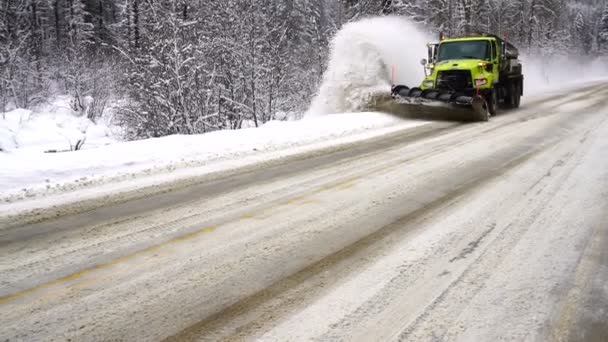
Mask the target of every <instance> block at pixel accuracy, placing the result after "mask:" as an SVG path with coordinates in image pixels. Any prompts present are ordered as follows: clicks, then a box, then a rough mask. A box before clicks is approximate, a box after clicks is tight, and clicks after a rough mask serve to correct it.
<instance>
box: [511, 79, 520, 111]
mask: <svg viewBox="0 0 608 342" xmlns="http://www.w3.org/2000/svg"><path fill="white" fill-rule="evenodd" d="M512 100H513V107H512V108H513V109H517V108H519V106H520V104H521V83H520V82H518V83H516V84H515V85H514V86H513V98H512Z"/></svg>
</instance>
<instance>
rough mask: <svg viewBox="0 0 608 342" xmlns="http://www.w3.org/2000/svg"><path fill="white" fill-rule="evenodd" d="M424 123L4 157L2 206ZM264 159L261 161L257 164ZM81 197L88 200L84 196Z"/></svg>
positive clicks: (282, 128)
mask: <svg viewBox="0 0 608 342" xmlns="http://www.w3.org/2000/svg"><path fill="white" fill-rule="evenodd" d="M423 124H426V122H423V121H403V120H400V119H397V118H395V117H393V116H390V115H386V114H380V113H349V114H342V115H332V116H323V117H317V118H311V119H308V120H301V121H288V122H285V121H273V122H269V123H267V124H266V125H264V126H262V127H260V128H248V129H242V130H238V131H217V132H212V133H207V134H202V135H192V136H183V135H174V136H168V137H164V138H156V139H147V140H140V141H131V142H118V143H114V144H111V145H105V146H97V148H91V149H88V150H81V151H75V152H69V153H40V152H37V151H35V150H29V151H28V152H23V151H21V152H19V153H0V165H2V167H1V168H0V189H2V192H1V194H0V202H2V201H3V202H5V203H11V202H14V201H19V200H23V199H28V198H31V199H35V198H37V197H40V196H42V195H50V194H60V193H62V192H65V191H72V190H77V189H79V188H82V187H90V186H91V185H96V186H97V185H101V184H107V183H111V182H114V183H116V182H123V181H127V182H132V181H133V180H134V179H135V178H136V177H138V176H152V175H158V174H163V175H165V176H166V177H165V179H157V180H156V181H155V182H157V183H163V182H166V181H168V180H176V178H179V176H178V172H176V171H175V170H176V169H179V168H183V169H194V168H196V167H206V166H210V167H211V168H212V167H213V165H215V164H217V163H219V162H221V161H225V160H230V161H231V165H230V166H231V167H239V166H240V165H241V164H247V163H251V161H247V160H246V158H245V157H249V156H260V155H263V157H264V158H267V159H268V158H269V159H272V158H276V157H277V156H279V157H283V156H286V155H289V154H290V153H291V154H293V153H296V152H298V149H297V147H303V148H310V149H314V148H319V147H321V148H323V147H326V146H334V145H335V144H337V143H340V139H342V138H344V139H349V141H354V140H358V139H366V138H369V137H371V136H376V135H381V134H386V133H388V132H391V131H394V130H398V129H404V128H408V127H414V126H419V125H423ZM353 139H354V140H353ZM315 144H316V145H315ZM319 144H321V145H323V146H321V145H319ZM299 152H301V151H299ZM263 160H265V159H263V158H262V159H259V158H258V159H257V160H256V161H255V162H260V161H263ZM210 170H211V171H214V172H215V171H217V170H215V169H210V168H209V167H207V169H205V170H197V172H198V173H196V175H199V174H201V173H203V174H204V173H205V172H210ZM188 176H192V174H189V175H188ZM142 178H145V177H142ZM155 184H156V183H155ZM78 196H84V195H83V194H82V193H80V192H79V193H78ZM1 209H2V208H1V206H0V211H2V210H1Z"/></svg>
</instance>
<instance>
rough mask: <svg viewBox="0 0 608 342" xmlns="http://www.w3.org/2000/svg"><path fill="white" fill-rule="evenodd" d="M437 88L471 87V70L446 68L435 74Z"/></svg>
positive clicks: (456, 88)
mask: <svg viewBox="0 0 608 342" xmlns="http://www.w3.org/2000/svg"><path fill="white" fill-rule="evenodd" d="M437 88H439V89H445V90H462V89H471V88H473V80H472V77H471V72H470V71H468V70H446V71H440V72H439V74H438V75H437Z"/></svg>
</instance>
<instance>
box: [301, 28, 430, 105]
mask: <svg viewBox="0 0 608 342" xmlns="http://www.w3.org/2000/svg"><path fill="white" fill-rule="evenodd" d="M429 41H432V38H429V37H428V36H426V35H425V34H423V33H421V32H420V31H419V30H418V29H417V27H416V26H415V25H414V24H412V23H410V22H409V21H407V20H405V19H403V18H398V17H382V18H369V19H363V20H361V21H357V22H353V23H349V24H347V25H345V26H344V27H343V28H342V30H340V32H338V33H337V34H336V36H335V37H334V39H333V41H332V43H331V47H332V49H331V57H330V60H329V64H328V67H327V71H326V72H325V74H324V76H323V82H322V84H321V87H320V89H319V94H318V95H317V96H316V98H315V99H314V100H313V102H312V105H311V107H310V109H309V111H308V113H307V114H306V115H307V116H315V115H323V114H331V113H342V112H351V111H360V110H361V109H362V108H365V106H367V105H368V104H369V103H370V101H371V100H372V99H373V97H374V95H378V94H383V93H384V94H388V93H390V89H391V85H392V84H406V85H412V84H416V85H418V84H420V82H421V81H422V79H423V77H424V69H423V67H422V65H420V60H421V59H422V58H426V57H427V49H426V43H427V42H429Z"/></svg>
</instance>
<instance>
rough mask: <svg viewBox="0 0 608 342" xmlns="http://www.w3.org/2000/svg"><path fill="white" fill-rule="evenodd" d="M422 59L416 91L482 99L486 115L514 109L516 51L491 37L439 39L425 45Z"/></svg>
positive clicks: (518, 92)
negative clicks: (431, 91) (455, 94)
mask: <svg viewBox="0 0 608 342" xmlns="http://www.w3.org/2000/svg"><path fill="white" fill-rule="evenodd" d="M428 54H429V57H428V60H426V59H423V60H422V64H423V65H424V67H425V75H426V76H425V78H424V80H423V81H422V84H421V86H420V89H422V90H423V91H428V90H438V91H445V92H455V93H459V94H464V95H467V96H476V95H479V96H482V97H483V98H484V99H485V101H486V104H487V109H488V112H489V114H491V115H494V114H496V111H497V107H498V106H502V107H504V108H518V107H519V105H520V100H521V96H523V88H524V87H523V80H524V77H523V74H522V66H521V63H520V62H519V60H518V57H519V52H518V50H517V49H516V48H515V47H514V46H513V45H511V44H510V43H508V42H506V41H505V40H503V39H501V38H499V37H498V36H495V35H490V34H479V35H470V36H467V37H458V38H449V39H445V38H443V37H442V39H441V41H440V42H439V43H437V44H428Z"/></svg>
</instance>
